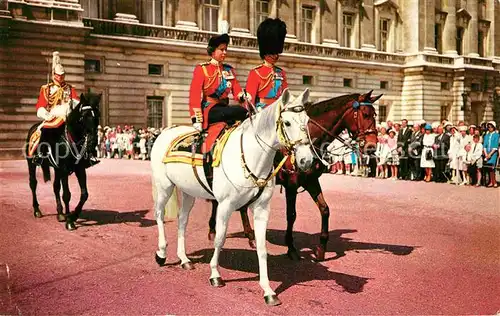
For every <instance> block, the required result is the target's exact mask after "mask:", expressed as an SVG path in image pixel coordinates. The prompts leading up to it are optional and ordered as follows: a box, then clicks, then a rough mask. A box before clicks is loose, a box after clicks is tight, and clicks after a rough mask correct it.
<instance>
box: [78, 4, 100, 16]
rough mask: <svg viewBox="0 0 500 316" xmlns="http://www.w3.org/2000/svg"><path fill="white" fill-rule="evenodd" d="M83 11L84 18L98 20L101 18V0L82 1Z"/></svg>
mask: <svg viewBox="0 0 500 316" xmlns="http://www.w3.org/2000/svg"><path fill="white" fill-rule="evenodd" d="M80 5H81V6H82V9H83V17H85V18H91V19H98V18H100V17H101V14H100V12H101V0H80Z"/></svg>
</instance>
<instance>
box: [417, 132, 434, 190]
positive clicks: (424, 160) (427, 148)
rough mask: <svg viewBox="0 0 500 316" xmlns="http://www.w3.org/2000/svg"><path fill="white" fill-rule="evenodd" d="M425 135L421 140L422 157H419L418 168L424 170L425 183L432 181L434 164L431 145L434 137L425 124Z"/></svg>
mask: <svg viewBox="0 0 500 316" xmlns="http://www.w3.org/2000/svg"><path fill="white" fill-rule="evenodd" d="M424 130H425V134H424V137H423V138H422V156H420V167H421V168H424V169H425V178H424V180H425V182H430V181H431V179H432V169H433V168H434V167H435V166H436V165H435V164H434V150H433V149H432V145H434V141H435V139H436V135H435V134H432V126H431V124H429V123H427V124H425V128H424Z"/></svg>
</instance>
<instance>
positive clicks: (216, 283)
mask: <svg viewBox="0 0 500 316" xmlns="http://www.w3.org/2000/svg"><path fill="white" fill-rule="evenodd" d="M210 285H211V286H213V287H223V286H224V285H226V282H224V280H222V278H221V277H217V278H211V279H210Z"/></svg>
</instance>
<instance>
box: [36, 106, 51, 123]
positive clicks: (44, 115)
mask: <svg viewBox="0 0 500 316" xmlns="http://www.w3.org/2000/svg"><path fill="white" fill-rule="evenodd" d="M36 116H38V118H40V119H42V120H45V121H50V120H52V119H53V118H54V115H52V114H50V113H49V111H47V109H45V108H39V109H38V110H37V111H36Z"/></svg>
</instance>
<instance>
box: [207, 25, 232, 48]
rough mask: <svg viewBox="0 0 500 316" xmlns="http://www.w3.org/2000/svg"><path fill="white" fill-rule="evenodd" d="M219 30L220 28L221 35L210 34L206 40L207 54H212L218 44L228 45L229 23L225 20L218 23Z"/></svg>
mask: <svg viewBox="0 0 500 316" xmlns="http://www.w3.org/2000/svg"><path fill="white" fill-rule="evenodd" d="M220 30H221V33H222V34H221V35H215V36H212V37H211V38H210V39H209V40H208V47H207V53H208V55H210V56H211V55H212V53H213V52H214V51H215V49H216V48H217V46H219V45H220V44H226V45H229V35H228V34H227V33H229V23H227V21H222V22H221V25H220Z"/></svg>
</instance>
